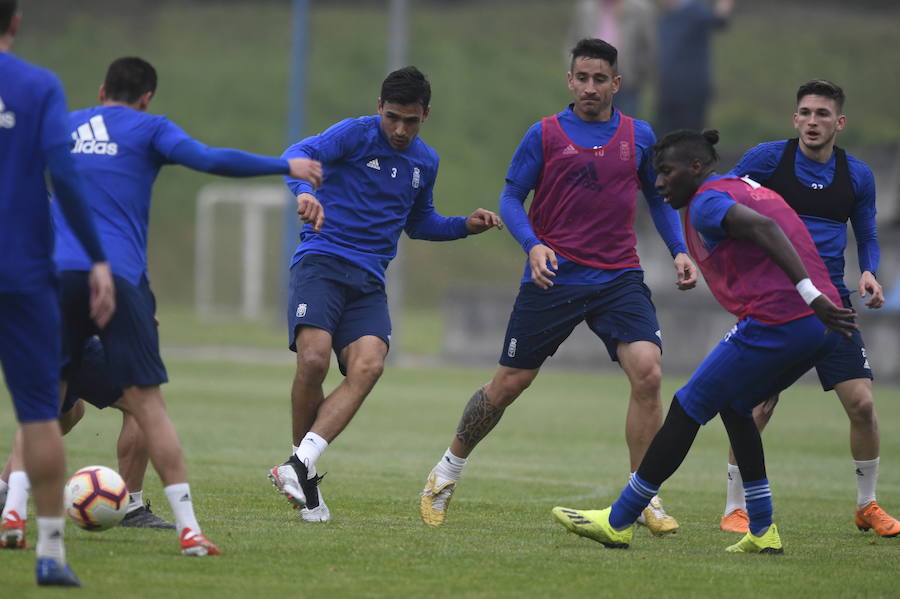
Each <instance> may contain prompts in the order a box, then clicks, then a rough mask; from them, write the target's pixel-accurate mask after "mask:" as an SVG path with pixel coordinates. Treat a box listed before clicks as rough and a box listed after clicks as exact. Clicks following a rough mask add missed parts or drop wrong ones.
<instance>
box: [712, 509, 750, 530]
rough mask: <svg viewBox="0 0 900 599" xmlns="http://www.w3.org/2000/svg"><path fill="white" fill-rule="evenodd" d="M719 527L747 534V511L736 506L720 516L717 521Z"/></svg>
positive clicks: (748, 521)
mask: <svg viewBox="0 0 900 599" xmlns="http://www.w3.org/2000/svg"><path fill="white" fill-rule="evenodd" d="M719 528H721V529H722V530H724V531H725V532H739V533H741V534H747V533H748V532H750V516H748V515H747V512H745V511H744V510H742V509H740V508H738V509H736V510H734V511H731V512H729V513H727V514H725V515H724V516H722V519H721V520H720V521H719Z"/></svg>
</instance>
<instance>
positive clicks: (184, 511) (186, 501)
mask: <svg viewBox="0 0 900 599" xmlns="http://www.w3.org/2000/svg"><path fill="white" fill-rule="evenodd" d="M163 490H164V491H165V492H166V497H167V498H168V500H169V505H170V506H172V513H173V514H175V527H176V528H177V529H178V535H179V536H181V531H183V530H184V529H185V528H190V529H191V530H192V531H194V532H195V533H197V534H200V525H199V524H197V516H195V515H194V502H193V501H192V500H191V487H190V485H188V484H187V483H177V484H174V485H169V486H168V487H166V488H165V489H163Z"/></svg>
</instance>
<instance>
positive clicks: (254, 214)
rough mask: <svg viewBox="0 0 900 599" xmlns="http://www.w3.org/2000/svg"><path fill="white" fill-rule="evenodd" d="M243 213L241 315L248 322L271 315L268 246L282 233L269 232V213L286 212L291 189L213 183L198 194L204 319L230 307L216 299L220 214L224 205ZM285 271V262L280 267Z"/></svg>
mask: <svg viewBox="0 0 900 599" xmlns="http://www.w3.org/2000/svg"><path fill="white" fill-rule="evenodd" d="M228 205H230V206H237V207H238V208H239V209H240V220H241V222H240V229H241V259H240V262H241V270H240V272H241V274H240V300H239V305H240V308H239V313H240V315H241V317H242V318H244V319H246V320H260V319H261V318H262V317H263V316H264V315H265V313H266V312H265V306H264V290H265V273H266V263H265V262H266V261H265V245H266V240H267V239H268V236H269V235H271V234H276V235H277V234H280V231H274V232H273V233H270V232H269V231H267V225H266V214H267V212H277V213H278V214H279V215H280V214H281V213H283V211H284V205H285V191H284V187H283V186H281V185H234V184H223V183H212V184H209V185H206V186H204V187H203V188H202V189H201V190H200V193H199V194H198V196H197V222H196V236H195V273H194V277H195V280H194V285H195V287H194V291H195V307H196V311H197V314H198V316H200V317H201V318H211V317H213V316H215V315H216V314H220V313H222V312H224V311H225V310H226V309H225V307H224V305H223V303H222V302H217V301H216V293H215V285H216V280H215V272H216V270H215V259H216V247H217V241H218V240H217V238H216V215H217V213H218V212H220V209H221V208H222V207H223V206H228ZM277 268H279V269H280V268H281V262H280V261H279V262H278V264H277Z"/></svg>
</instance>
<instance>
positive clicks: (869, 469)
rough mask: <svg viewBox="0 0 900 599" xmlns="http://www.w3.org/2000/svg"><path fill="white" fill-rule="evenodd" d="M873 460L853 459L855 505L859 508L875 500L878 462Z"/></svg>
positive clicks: (877, 459) (876, 459)
mask: <svg viewBox="0 0 900 599" xmlns="http://www.w3.org/2000/svg"><path fill="white" fill-rule="evenodd" d="M880 459H881V458H880V457H879V458H875V459H874V460H853V463H854V464H856V505H857V507H859V509H862V508H864V507H865V506H867V505H868V504H870V503H872V502H873V501H875V485H877V484H878V462H879V460H880Z"/></svg>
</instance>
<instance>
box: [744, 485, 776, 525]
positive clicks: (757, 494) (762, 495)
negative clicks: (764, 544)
mask: <svg viewBox="0 0 900 599" xmlns="http://www.w3.org/2000/svg"><path fill="white" fill-rule="evenodd" d="M744 496H745V497H746V501H747V515H748V516H750V532H752V533H753V534H754V535H755V536H757V537H758V536H759V534H760V533H761V532H762V531H764V530H765V529H766V528H768V527H769V526H771V524H772V491H771V490H770V489H769V479H768V478H762V479H760V480H754V481H751V482H744Z"/></svg>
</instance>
